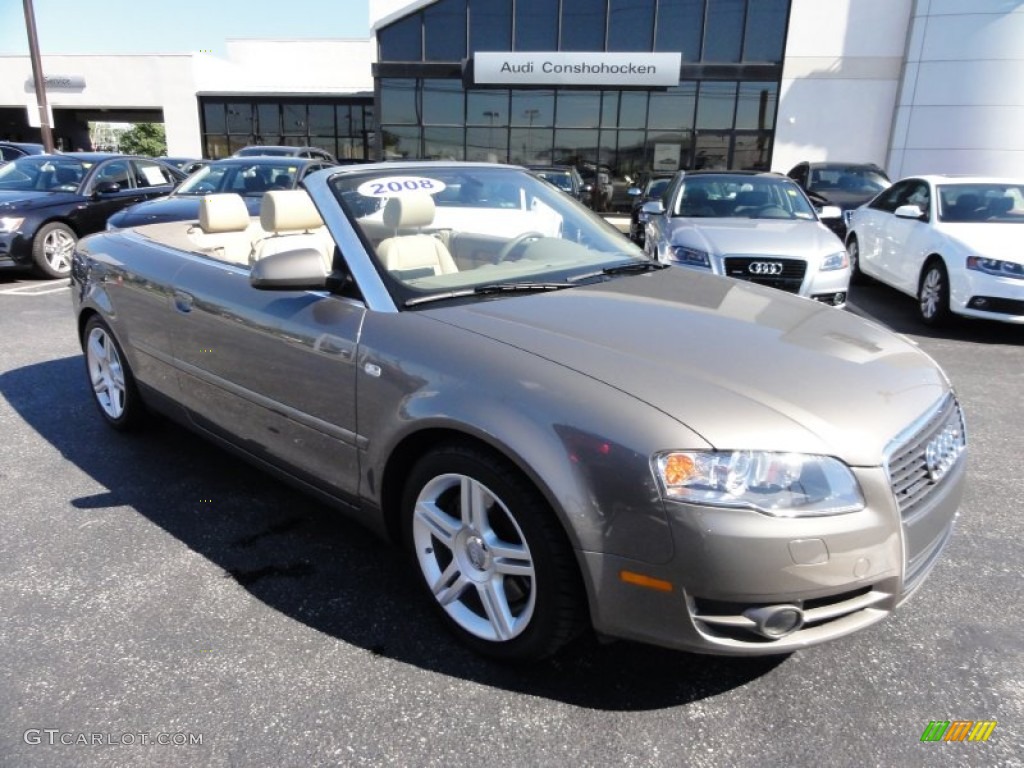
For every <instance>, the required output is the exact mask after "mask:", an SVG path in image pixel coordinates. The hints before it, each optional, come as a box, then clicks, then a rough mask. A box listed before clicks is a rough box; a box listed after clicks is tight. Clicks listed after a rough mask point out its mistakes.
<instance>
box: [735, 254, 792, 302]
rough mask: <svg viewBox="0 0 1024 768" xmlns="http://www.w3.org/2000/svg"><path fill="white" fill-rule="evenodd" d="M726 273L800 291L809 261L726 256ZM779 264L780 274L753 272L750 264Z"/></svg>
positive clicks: (741, 278) (754, 281)
mask: <svg viewBox="0 0 1024 768" xmlns="http://www.w3.org/2000/svg"><path fill="white" fill-rule="evenodd" d="M723 261H724V266H725V274H726V275H728V276H729V277H735V278H738V279H740V280H746V281H747V282H750V283H757V284H758V285H767V286H769V287H771V288H778V289H779V290H782V291H789V292H790V293H799V291H800V286H801V285H803V282H804V275H805V274H806V272H807V262H806V261H803V260H802V259H781V258H778V257H777V256H750V255H747V256H736V255H732V256H726V257H725V258H724V260H723ZM754 263H759V264H766V263H768V264H773V265H775V264H777V265H779V266H778V267H777V269H778V270H779V271H778V274H753V273H752V272H751V271H750V265H751V264H754Z"/></svg>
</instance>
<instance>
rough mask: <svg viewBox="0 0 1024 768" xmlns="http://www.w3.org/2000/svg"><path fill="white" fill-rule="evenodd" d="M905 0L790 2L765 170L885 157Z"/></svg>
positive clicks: (909, 0)
mask: <svg viewBox="0 0 1024 768" xmlns="http://www.w3.org/2000/svg"><path fill="white" fill-rule="evenodd" d="M912 9H913V0H793V4H792V10H791V12H790V22H789V32H788V37H787V42H786V54H785V55H786V58H785V63H784V65H783V70H782V85H781V88H780V91H779V107H778V121H777V127H776V133H775V151H774V154H773V158H772V170H775V171H781V172H783V173H785V172H786V171H788V170H789V169H790V168H792V167H793V166H794V165H796V164H797V163H798V162H800V161H803V160H825V159H829V160H841V161H850V162H873V163H878V164H879V165H882V166H884V165H885V163H886V160H887V153H888V147H889V136H890V133H891V129H892V116H893V110H894V108H895V105H896V98H897V93H898V89H899V82H900V76H901V72H902V68H903V57H904V52H905V50H906V43H907V30H908V26H909V23H910V18H911V11H912Z"/></svg>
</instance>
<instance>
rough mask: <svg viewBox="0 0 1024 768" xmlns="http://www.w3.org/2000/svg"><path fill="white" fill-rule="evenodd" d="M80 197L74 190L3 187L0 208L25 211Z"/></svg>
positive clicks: (0, 192) (0, 195)
mask: <svg viewBox="0 0 1024 768" xmlns="http://www.w3.org/2000/svg"><path fill="white" fill-rule="evenodd" d="M81 199H82V196H81V195H76V194H75V193H74V192H38V191H36V190H20V189H3V190H0V210H2V211H27V210H31V209H32V208H45V207H46V206H48V205H63V204H64V203H70V202H74V201H77V200H81Z"/></svg>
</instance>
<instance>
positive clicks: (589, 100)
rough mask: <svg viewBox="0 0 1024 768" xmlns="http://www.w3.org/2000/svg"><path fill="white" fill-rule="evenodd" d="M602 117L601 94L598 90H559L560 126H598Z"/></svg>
mask: <svg viewBox="0 0 1024 768" xmlns="http://www.w3.org/2000/svg"><path fill="white" fill-rule="evenodd" d="M600 118H601V94H600V93H598V92H596V91H559V92H558V114H557V122H558V125H559V126H564V127H566V128H577V127H578V128H596V127H597V126H598V124H599V122H600Z"/></svg>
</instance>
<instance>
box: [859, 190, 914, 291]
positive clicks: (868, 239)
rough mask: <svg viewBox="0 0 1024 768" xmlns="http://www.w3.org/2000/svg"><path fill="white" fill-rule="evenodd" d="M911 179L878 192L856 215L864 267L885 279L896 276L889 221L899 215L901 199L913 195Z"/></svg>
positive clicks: (872, 273) (860, 254) (873, 275)
mask: <svg viewBox="0 0 1024 768" xmlns="http://www.w3.org/2000/svg"><path fill="white" fill-rule="evenodd" d="M910 191H911V184H910V181H909V180H908V181H901V182H898V183H896V184H893V185H892V186H891V187H889V189H887V190H886V191H885V192H883V193H882V194H880V195H878V196H877V197H876V198H875V199H874V200H872V201H871V202H870V203H869V204H868V205H867V206H865V207H864V208H863V209H862V210H860V211H858V213H857V218H856V233H855V234H856V236H857V244H858V246H859V259H860V269H861V270H862V271H864V272H865V273H867V274H869V275H871V276H872V277H876V278H878V279H879V280H882V281H884V282H890V281H891V280H893V279H894V278H893V276H892V274H891V273H892V270H893V265H892V264H891V263H890V258H891V255H890V254H889V251H888V246H887V244H886V238H887V236H888V235H887V230H888V225H889V222H890V221H891V220H892V219H893V218H895V216H894V211H895V210H896V208H898V207H899V206H900V205H901V201H902V200H905V199H906V198H907V196H909V194H910Z"/></svg>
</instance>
